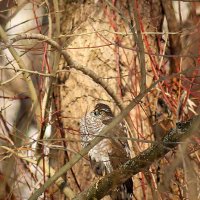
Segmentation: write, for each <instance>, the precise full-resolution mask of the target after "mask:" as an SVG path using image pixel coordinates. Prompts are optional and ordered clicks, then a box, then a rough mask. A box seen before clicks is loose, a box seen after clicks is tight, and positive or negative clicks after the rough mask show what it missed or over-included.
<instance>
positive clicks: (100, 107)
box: [93, 103, 113, 119]
mask: <svg viewBox="0 0 200 200" xmlns="http://www.w3.org/2000/svg"><path fill="white" fill-rule="evenodd" d="M93 114H94V115H95V116H96V117H98V118H102V119H106V118H107V117H109V118H110V117H113V113H112V111H111V109H110V107H109V106H108V105H106V104H103V103H98V104H97V105H96V106H95V108H94V110H93Z"/></svg>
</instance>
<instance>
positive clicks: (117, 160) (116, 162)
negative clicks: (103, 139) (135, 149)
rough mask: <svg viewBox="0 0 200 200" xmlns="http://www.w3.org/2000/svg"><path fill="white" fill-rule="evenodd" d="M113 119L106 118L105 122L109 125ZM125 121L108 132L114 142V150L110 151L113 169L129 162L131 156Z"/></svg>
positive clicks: (112, 142)
mask: <svg viewBox="0 0 200 200" xmlns="http://www.w3.org/2000/svg"><path fill="white" fill-rule="evenodd" d="M111 121H112V119H109V120H104V121H103V123H104V124H105V125H108V124H109V123H110V122H111ZM126 131H127V130H126V127H125V125H124V124H123V123H120V124H118V125H116V126H115V127H114V128H113V129H112V130H111V131H110V132H109V134H108V139H109V140H110V141H111V144H112V152H111V153H109V157H110V161H111V164H112V166H113V169H116V168H118V167H119V166H120V165H122V164H124V163H125V162H127V161H128V160H129V158H130V154H129V147H128V143H127V140H126V137H127V132H126Z"/></svg>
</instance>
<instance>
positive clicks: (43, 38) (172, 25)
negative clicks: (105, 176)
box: [0, 0, 200, 200]
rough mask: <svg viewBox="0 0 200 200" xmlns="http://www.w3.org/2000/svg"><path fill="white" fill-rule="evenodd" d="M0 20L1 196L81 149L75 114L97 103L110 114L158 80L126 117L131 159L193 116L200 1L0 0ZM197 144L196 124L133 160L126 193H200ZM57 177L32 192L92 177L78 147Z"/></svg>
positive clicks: (36, 180)
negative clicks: (161, 150)
mask: <svg viewBox="0 0 200 200" xmlns="http://www.w3.org/2000/svg"><path fill="white" fill-rule="evenodd" d="M0 25H1V27H0V48H1V57H0V61H1V64H0V76H1V77H0V106H1V108H0V109H1V110H0V145H1V146H0V161H1V162H0V199H2V200H3V199H29V198H30V197H31V196H32V195H33V194H34V191H35V190H36V189H38V188H40V187H41V186H42V185H43V184H44V183H45V182H46V181H47V180H48V179H49V177H50V176H52V174H54V172H55V171H58V170H59V169H60V168H61V167H62V166H64V165H65V164H66V163H67V162H68V161H71V160H72V159H73V158H74V157H73V156H74V155H75V154H76V153H78V152H80V150H81V146H80V133H79V120H80V118H82V117H83V116H84V115H85V113H86V112H89V111H91V110H92V109H93V108H94V105H95V104H96V103H99V102H102V103H106V104H108V105H109V106H111V108H112V110H113V111H114V113H115V115H118V114H119V113H120V112H121V111H123V110H124V108H125V107H126V106H127V105H129V103H130V102H132V101H133V100H134V99H135V98H136V97H137V96H138V95H139V94H140V92H143V91H146V90H147V88H149V87H150V86H151V85H152V84H153V83H155V82H156V81H158V80H160V81H159V82H157V84H155V85H154V86H153V87H152V89H151V90H150V91H149V92H146V94H145V95H143V98H142V99H140V100H139V101H138V102H137V105H136V106H135V107H134V108H133V109H131V111H130V112H129V114H128V117H126V119H127V127H128V128H129V130H130V133H129V135H128V136H127V139H128V143H129V146H130V149H131V156H132V157H133V158H134V157H135V156H136V155H140V153H141V152H143V151H144V150H145V149H147V148H148V147H151V146H152V145H153V144H154V143H159V142H160V141H161V140H162V138H163V136H165V135H166V134H167V133H168V132H169V131H170V130H171V128H174V127H176V123H177V122H182V121H186V120H189V119H190V118H192V117H194V116H198V115H199V108H200V107H199V106H200V99H199V98H200V91H199V88H200V87H199V84H200V79H199V74H200V73H199V65H200V55H199V54H200V34H199V32H200V3H199V2H198V1H192V0H191V1H189V0H188V1H186V0H185V1H181V0H180V1H179V0H177V1H172V0H134V1H133V0H132V1H131V0H112V1H110V0H105V1H101V0H96V1H94V0H93V1H92V0H91V1H90V0H85V1H84V0H78V1H76V0H52V1H51V0H29V1H26V0H24V1H23V0H16V1H14V0H8V1H6V0H1V1H0ZM36 34H37V35H36ZM199 143H200V140H199V133H198V131H195V132H194V133H193V134H192V135H190V137H188V138H187V139H186V140H184V141H183V142H181V143H180V144H179V145H177V146H176V148H174V149H172V150H171V149H170V150H171V151H169V152H168V153H167V154H166V155H165V156H163V157H162V159H157V160H156V161H155V162H153V163H152V165H151V166H150V167H149V168H146V169H145V170H144V169H142V168H141V169H140V170H139V173H137V174H136V175H134V176H133V179H134V196H133V199H138V200H139V199H145V200H146V199H200V188H199V185H200V184H199V183H200V180H199V178H200V177H199V175H200V168H199V166H200V151H199ZM59 180H60V181H61V183H59V182H56V183H53V184H51V186H50V187H48V188H47V189H46V190H45V192H44V193H43V194H42V196H40V198H41V199H68V198H72V197H74V196H76V195H77V194H78V193H81V192H83V191H85V190H86V189H87V188H89V187H90V186H91V185H93V184H94V183H95V182H96V181H98V180H99V177H95V175H94V173H93V172H92V169H91V167H90V163H89V160H88V158H87V156H83V157H82V159H80V160H79V161H78V162H77V163H76V164H75V165H73V167H72V168H70V170H68V171H67V172H65V173H64V174H63V175H62V176H61V179H59ZM64 182H65V183H67V185H66V184H64ZM58 187H60V189H59V188H58ZM63 188H64V190H63ZM108 189H109V188H107V189H105V190H108ZM107 192H108V191H106V193H107ZM77 198H78V197H77ZM79 199H81V198H79ZM104 199H109V197H108V196H107V197H104Z"/></svg>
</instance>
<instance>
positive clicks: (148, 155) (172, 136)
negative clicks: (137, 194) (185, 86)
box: [74, 115, 200, 200]
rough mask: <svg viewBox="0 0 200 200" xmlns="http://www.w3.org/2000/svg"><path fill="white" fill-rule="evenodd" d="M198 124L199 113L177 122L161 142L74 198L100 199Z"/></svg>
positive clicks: (177, 141) (161, 155)
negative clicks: (184, 120)
mask: <svg viewBox="0 0 200 200" xmlns="http://www.w3.org/2000/svg"><path fill="white" fill-rule="evenodd" d="M199 125H200V115H198V116H196V117H194V118H193V119H192V120H189V121H187V122H180V123H177V125H176V127H175V128H174V129H172V130H170V131H169V132H168V134H167V135H166V136H165V137H164V138H163V139H162V141H161V142H159V143H155V144H154V145H152V146H151V147H149V148H148V149H146V150H145V151H143V152H142V153H141V154H140V155H138V156H136V157H135V158H133V159H131V160H129V161H127V162H126V163H125V164H124V165H123V166H121V167H120V168H119V169H117V170H115V171H114V172H112V173H110V174H108V175H107V176H105V177H103V178H102V179H101V180H99V181H97V182H96V183H95V184H94V185H93V186H91V187H90V188H89V189H88V190H86V191H84V192H82V193H81V194H79V195H78V196H77V197H76V198H74V200H81V199H85V200H92V199H101V198H102V197H104V196H105V195H106V194H108V193H109V191H110V190H112V189H114V188H116V187H117V186H118V185H121V184H122V183H124V182H125V181H126V180H127V179H128V178H130V177H131V176H133V175H135V174H137V173H138V172H141V171H144V170H145V169H146V168H148V167H149V166H150V165H151V164H152V163H153V162H154V161H156V160H158V159H160V158H162V157H163V156H164V155H165V154H166V153H168V152H169V151H170V150H171V149H173V148H175V147H176V146H177V145H178V144H179V142H180V141H182V140H183V139H185V138H186V137H189V136H190V135H191V134H192V133H193V132H194V131H197V129H198V128H199Z"/></svg>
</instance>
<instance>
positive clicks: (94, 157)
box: [80, 103, 133, 200]
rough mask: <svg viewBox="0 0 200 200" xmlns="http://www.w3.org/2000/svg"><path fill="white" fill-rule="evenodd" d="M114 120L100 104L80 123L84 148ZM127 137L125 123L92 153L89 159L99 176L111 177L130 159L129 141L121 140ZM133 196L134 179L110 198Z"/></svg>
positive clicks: (107, 108)
mask: <svg viewBox="0 0 200 200" xmlns="http://www.w3.org/2000/svg"><path fill="white" fill-rule="evenodd" d="M113 118H114V114H113V112H112V110H111V109H110V107H109V106H108V105H106V104H104V103H98V104H96V106H95V107H94V109H93V110H92V111H91V112H89V113H86V114H85V115H84V116H83V117H82V118H81V120H80V135H81V146H82V147H83V148H84V147H86V146H87V145H88V144H89V143H90V141H91V140H93V139H94V138H95V137H97V136H98V135H99V133H100V132H101V130H102V129H103V128H104V127H105V126H107V125H108V124H109V123H110V122H111V121H112V120H113ZM124 137H127V129H126V127H125V124H124V123H123V122H121V123H119V124H117V125H116V126H115V127H114V128H113V129H111V130H110V131H109V132H108V133H107V135H106V137H105V138H104V139H102V140H101V141H100V142H99V143H98V144H97V145H95V146H94V147H93V148H92V149H90V151H89V152H88V157H89V159H90V163H91V167H92V169H93V171H94V172H95V174H96V175H98V176H104V175H106V174H108V173H111V172H112V171H113V170H115V169H117V168H119V167H120V166H121V165H122V164H124V163H125V162H127V161H128V160H129V159H130V149H129V147H128V143H127V140H122V139H119V138H124ZM132 194H133V181H132V178H130V179H128V180H127V181H125V183H123V184H122V185H121V186H119V187H118V188H117V189H116V190H115V191H113V192H112V194H111V195H110V196H111V197H112V199H113V200H130V199H132Z"/></svg>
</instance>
